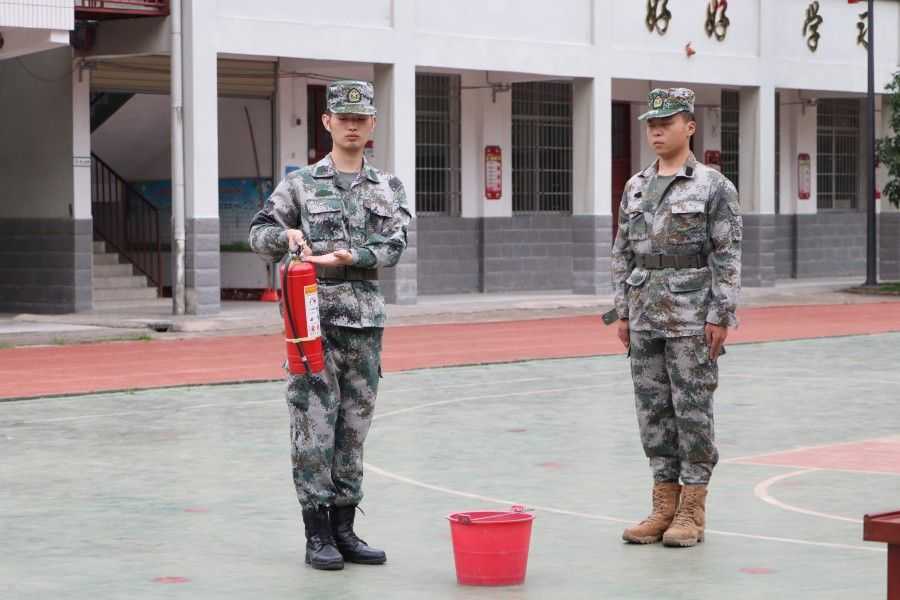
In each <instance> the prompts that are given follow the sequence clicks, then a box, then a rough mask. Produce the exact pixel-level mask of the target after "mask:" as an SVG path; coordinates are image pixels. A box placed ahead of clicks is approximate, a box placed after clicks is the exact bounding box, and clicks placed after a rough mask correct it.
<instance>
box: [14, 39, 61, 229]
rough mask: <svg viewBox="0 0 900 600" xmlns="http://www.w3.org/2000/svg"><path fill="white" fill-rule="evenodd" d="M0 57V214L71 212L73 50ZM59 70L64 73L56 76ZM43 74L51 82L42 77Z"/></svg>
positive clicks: (55, 216) (47, 215) (56, 216)
mask: <svg viewBox="0 0 900 600" xmlns="http://www.w3.org/2000/svg"><path fill="white" fill-rule="evenodd" d="M20 60H21V62H22V63H23V64H24V65H25V68H27V69H28V70H29V71H31V73H34V74H37V75H39V76H41V79H37V78H35V77H34V76H33V75H32V74H31V73H29V72H28V71H26V70H25V68H23V66H22V65H20V64H19V62H17V61H0V81H2V82H3V83H2V93H0V114H2V115H3V134H2V139H3V143H2V144H0V165H3V168H2V169H0V190H2V192H0V193H2V194H3V200H2V201H0V217H7V218H9V217H21V218H50V219H60V218H68V217H71V215H72V212H71V211H72V210H73V207H72V206H71V203H72V185H73V170H72V165H73V156H72V155H73V152H72V144H73V118H72V105H73V94H72V79H71V78H70V77H68V76H67V75H68V73H70V72H71V71H72V51H71V49H69V48H62V49H59V50H50V51H47V52H42V53H39V54H34V55H30V56H26V57H23V58H21V59H20ZM60 75H62V77H60ZM44 79H47V80H49V81H45V80H44Z"/></svg>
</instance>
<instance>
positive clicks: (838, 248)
mask: <svg viewBox="0 0 900 600" xmlns="http://www.w3.org/2000/svg"><path fill="white" fill-rule="evenodd" d="M880 218H881V225H880V226H881V231H882V233H881V235H885V233H890V232H892V231H893V227H894V224H895V223H896V222H897V221H896V220H895V219H892V218H889V219H885V215H882V216H881V217H880ZM774 229H775V239H774V247H775V257H774V269H775V271H776V273H777V276H778V277H779V278H787V277H791V276H794V274H796V277H798V278H805V277H839V276H846V275H865V272H866V215H865V213H862V212H836V213H827V212H826V213H819V214H815V215H779V217H778V219H777V220H776V221H775V226H774ZM882 252H883V253H887V254H886V255H885V256H886V258H883V259H882V260H886V261H887V262H885V263H883V264H886V265H887V266H888V269H889V270H890V268H891V265H892V261H891V259H890V248H889V247H888V246H887V244H886V243H885V244H882ZM888 272H889V271H888Z"/></svg>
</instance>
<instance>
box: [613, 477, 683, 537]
mask: <svg viewBox="0 0 900 600" xmlns="http://www.w3.org/2000/svg"><path fill="white" fill-rule="evenodd" d="M680 493H681V486H680V485H678V484H677V483H659V482H657V483H654V484H653V511H652V512H651V513H650V516H649V517H647V518H646V519H644V520H643V521H641V522H640V523H638V524H637V525H635V526H634V527H629V528H628V529H626V530H625V531H624V532H623V533H622V539H623V540H625V541H626V542H631V543H632V544H655V543H656V542H658V541H659V540H661V539H662V536H663V532H664V531H665V530H666V529H667V528H668V527H669V525H670V524H671V523H672V519H673V518H674V517H675V511H676V509H677V508H678V495H679V494H680Z"/></svg>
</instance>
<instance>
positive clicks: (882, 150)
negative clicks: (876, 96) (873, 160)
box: [876, 71, 900, 208]
mask: <svg viewBox="0 0 900 600" xmlns="http://www.w3.org/2000/svg"><path fill="white" fill-rule="evenodd" d="M885 89H886V90H887V91H888V92H890V94H889V95H888V96H886V97H885V100H886V102H885V104H886V105H887V106H890V108H891V129H893V135H890V136H887V137H883V138H881V139H880V140H878V144H877V146H876V156H877V157H878V161H879V162H880V163H881V164H883V165H885V166H886V167H887V169H888V182H887V185H885V186H884V196H885V197H886V198H887V199H888V200H890V202H891V204H893V205H894V206H896V207H897V208H900V71H898V72H896V73H894V79H893V81H891V82H890V83H889V84H888V85H887V87H886V88H885Z"/></svg>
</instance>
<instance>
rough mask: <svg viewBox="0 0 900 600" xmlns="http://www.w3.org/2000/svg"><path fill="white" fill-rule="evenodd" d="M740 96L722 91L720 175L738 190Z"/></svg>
mask: <svg viewBox="0 0 900 600" xmlns="http://www.w3.org/2000/svg"><path fill="white" fill-rule="evenodd" d="M740 133H741V95H740V93H739V92H735V91H732V90H722V174H723V175H725V177H727V178H728V179H729V180H730V181H731V183H733V184H734V187H736V188H738V189H740V185H739V183H738V181H739V179H740V170H739V162H740V157H739V154H740V142H739V140H740Z"/></svg>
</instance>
